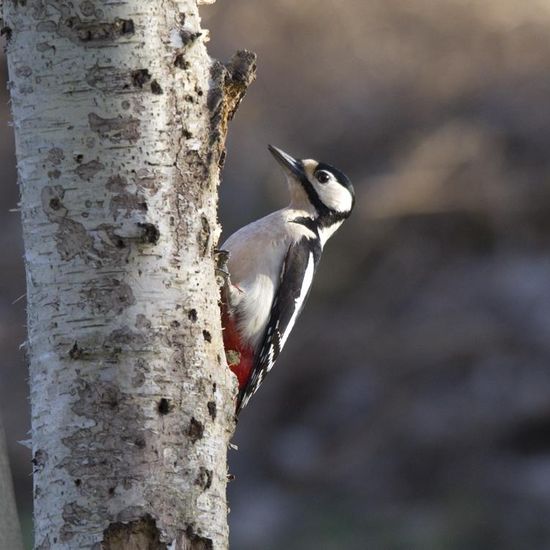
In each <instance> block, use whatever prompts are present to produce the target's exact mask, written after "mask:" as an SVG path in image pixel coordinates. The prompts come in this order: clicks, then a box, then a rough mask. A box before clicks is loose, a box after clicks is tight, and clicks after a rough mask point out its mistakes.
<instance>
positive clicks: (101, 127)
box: [88, 113, 140, 143]
mask: <svg viewBox="0 0 550 550" xmlns="http://www.w3.org/2000/svg"><path fill="white" fill-rule="evenodd" d="M88 123H89V125H90V128H91V130H92V131H93V132H96V133H98V134H99V135H100V136H101V137H102V138H106V139H108V140H109V141H112V142H113V143H120V142H121V141H129V142H130V143H134V142H136V141H137V140H138V139H139V136H140V134H139V127H140V121H139V119H137V118H134V117H131V116H130V117H124V116H122V115H119V116H118V117H115V118H102V117H100V116H99V115H97V114H95V113H90V114H89V115H88Z"/></svg>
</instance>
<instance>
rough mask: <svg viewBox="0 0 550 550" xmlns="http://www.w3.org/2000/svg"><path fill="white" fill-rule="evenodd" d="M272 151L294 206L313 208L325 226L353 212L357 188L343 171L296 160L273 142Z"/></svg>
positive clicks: (313, 161) (337, 221) (321, 163)
mask: <svg viewBox="0 0 550 550" xmlns="http://www.w3.org/2000/svg"><path fill="white" fill-rule="evenodd" d="M269 151H270V152H271V154H272V155H273V156H274V157H275V159H276V160H277V162H278V163H279V164H280V165H281V166H282V167H283V170H284V171H285V174H286V176H287V180H288V184H289V187H290V193H291V197H292V203H291V206H293V207H296V208H302V209H304V210H307V211H310V212H311V213H312V215H313V217H314V218H316V219H317V220H318V221H319V224H320V225H321V226H325V227H329V226H332V225H334V224H338V225H340V224H341V223H342V222H343V221H344V220H345V219H346V218H347V217H348V216H349V215H350V213H351V211H352V209H353V205H354V203H355V191H354V189H353V185H352V184H351V182H350V180H349V178H348V177H347V176H346V175H345V174H343V173H342V172H340V170H338V169H336V168H334V167H333V166H330V165H329V164H325V163H324V162H318V161H316V160H312V159H303V160H300V159H295V158H294V157H291V156H290V155H289V154H287V153H285V152H284V151H282V150H281V149H278V148H277V147H273V145H269Z"/></svg>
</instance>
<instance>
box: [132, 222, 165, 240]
mask: <svg viewBox="0 0 550 550" xmlns="http://www.w3.org/2000/svg"><path fill="white" fill-rule="evenodd" d="M137 225H138V227H139V228H140V229H141V230H142V232H143V235H142V237H141V242H142V243H144V244H157V243H158V241H159V238H160V231H159V229H158V227H157V226H156V225H155V224H153V223H141V222H138V224H137Z"/></svg>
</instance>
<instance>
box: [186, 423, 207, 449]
mask: <svg viewBox="0 0 550 550" xmlns="http://www.w3.org/2000/svg"><path fill="white" fill-rule="evenodd" d="M203 434H204V426H203V424H202V422H199V421H198V420H197V419H196V418H195V417H191V421H190V422H189V428H188V429H187V435H188V436H189V439H190V440H191V442H192V443H196V442H197V441H198V440H199V439H202V436H203Z"/></svg>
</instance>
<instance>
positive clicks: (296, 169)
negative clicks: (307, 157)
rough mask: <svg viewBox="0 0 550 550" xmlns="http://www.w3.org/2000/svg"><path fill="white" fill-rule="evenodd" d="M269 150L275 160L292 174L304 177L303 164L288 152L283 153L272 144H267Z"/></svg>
mask: <svg viewBox="0 0 550 550" xmlns="http://www.w3.org/2000/svg"><path fill="white" fill-rule="evenodd" d="M267 147H268V149H269V152H270V153H271V154H272V155H273V156H274V157H275V160H276V161H277V162H278V163H279V164H280V165H281V166H282V167H283V168H285V170H286V171H289V172H290V173H291V174H292V175H293V176H295V177H296V178H298V179H299V180H301V179H302V178H303V177H304V166H303V164H302V163H301V162H300V161H299V160H297V159H295V158H294V157H291V156H290V155H289V154H287V153H285V152H284V151H282V150H281V149H278V148H277V147H273V145H268V146H267Z"/></svg>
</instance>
